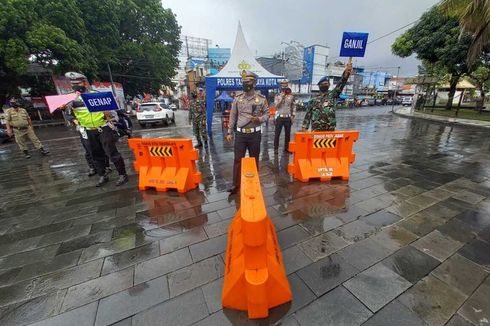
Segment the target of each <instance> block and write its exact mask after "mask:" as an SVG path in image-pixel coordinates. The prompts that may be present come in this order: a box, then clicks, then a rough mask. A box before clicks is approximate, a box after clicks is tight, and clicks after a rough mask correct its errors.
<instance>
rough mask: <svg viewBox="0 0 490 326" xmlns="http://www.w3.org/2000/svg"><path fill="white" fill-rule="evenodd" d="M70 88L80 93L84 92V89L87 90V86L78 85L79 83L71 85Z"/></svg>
mask: <svg viewBox="0 0 490 326" xmlns="http://www.w3.org/2000/svg"><path fill="white" fill-rule="evenodd" d="M71 88H72V89H73V90H74V91H75V92H80V93H85V91H86V90H87V88H86V87H85V86H80V85H76V86H72V87H71Z"/></svg>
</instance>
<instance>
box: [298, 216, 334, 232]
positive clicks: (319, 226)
mask: <svg viewBox="0 0 490 326" xmlns="http://www.w3.org/2000/svg"><path fill="white" fill-rule="evenodd" d="M342 224H344V222H342V221H341V220H340V219H338V218H336V217H334V216H327V217H324V218H322V219H317V218H315V219H309V220H307V221H305V222H302V223H301V224H300V225H301V226H302V227H303V228H304V229H305V230H306V231H308V233H310V234H311V235H318V234H320V233H325V232H328V231H330V230H333V229H335V228H337V227H339V226H341V225H342Z"/></svg>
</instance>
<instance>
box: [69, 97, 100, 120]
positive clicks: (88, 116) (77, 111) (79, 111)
mask: <svg viewBox="0 0 490 326" xmlns="http://www.w3.org/2000/svg"><path fill="white" fill-rule="evenodd" d="M72 110H73V114H74V115H75V117H76V118H77V120H78V122H79V124H80V126H82V127H85V128H99V127H101V126H103V125H105V124H106V123H107V121H106V120H105V117H104V112H93V113H92V112H90V111H89V110H88V109H87V107H86V106H85V103H83V100H82V97H81V96H78V97H77V98H76V99H75V100H74V101H73V109H72Z"/></svg>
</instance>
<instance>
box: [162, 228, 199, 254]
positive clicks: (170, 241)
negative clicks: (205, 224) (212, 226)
mask: <svg viewBox="0 0 490 326" xmlns="http://www.w3.org/2000/svg"><path fill="white" fill-rule="evenodd" d="M207 238H208V237H207V235H206V232H204V229H203V228H200V227H198V228H193V229H190V230H188V231H186V232H182V233H180V234H177V235H175V236H172V237H168V238H165V239H162V240H160V254H161V255H163V254H167V253H169V252H172V251H175V250H178V249H181V248H184V247H187V246H189V245H192V244H194V243H198V242H201V241H204V240H206V239H207Z"/></svg>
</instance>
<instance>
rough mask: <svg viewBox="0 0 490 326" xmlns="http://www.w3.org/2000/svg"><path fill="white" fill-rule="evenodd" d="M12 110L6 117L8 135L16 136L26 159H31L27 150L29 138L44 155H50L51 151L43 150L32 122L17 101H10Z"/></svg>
mask: <svg viewBox="0 0 490 326" xmlns="http://www.w3.org/2000/svg"><path fill="white" fill-rule="evenodd" d="M10 106H11V108H10V109H8V110H7V114H6V117H5V120H6V125H7V134H8V135H9V136H12V134H13V135H14V136H15V142H16V143H17V145H19V148H20V150H21V151H22V152H23V153H24V156H25V157H26V158H31V155H29V151H28V150H27V144H26V138H29V140H30V141H31V143H32V144H33V145H34V147H35V148H36V149H38V150H39V151H40V152H41V154H42V155H44V156H45V155H48V154H49V151H47V150H45V149H44V148H43V145H42V144H41V142H40V141H39V139H38V138H37V136H36V134H35V133H34V129H33V128H32V121H31V118H30V117H29V114H28V113H27V111H26V110H25V109H24V108H22V107H21V105H20V103H19V101H18V100H17V99H11V100H10Z"/></svg>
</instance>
